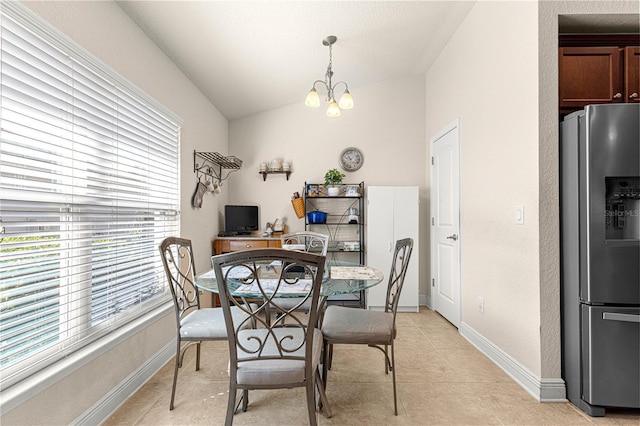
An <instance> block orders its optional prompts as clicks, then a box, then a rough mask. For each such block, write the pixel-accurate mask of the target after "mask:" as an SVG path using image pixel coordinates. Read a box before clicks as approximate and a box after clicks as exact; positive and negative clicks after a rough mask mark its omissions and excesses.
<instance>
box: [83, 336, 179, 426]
mask: <svg viewBox="0 0 640 426" xmlns="http://www.w3.org/2000/svg"><path fill="white" fill-rule="evenodd" d="M175 354H176V340H175V339H173V340H172V341H170V342H169V343H167V344H166V345H165V346H164V347H163V348H162V349H160V350H159V351H158V352H156V354H155V355H154V356H152V357H151V358H149V359H148V360H147V361H146V362H145V363H144V364H142V365H141V366H140V367H139V368H138V369H137V370H136V371H134V372H133V373H131V374H130V375H129V376H128V377H127V378H125V379H124V380H123V381H122V382H120V383H119V384H118V385H117V386H116V387H114V388H113V389H111V391H110V392H109V393H107V394H106V395H104V396H103V397H102V398H100V400H99V401H97V402H96V403H95V404H93V406H92V407H90V408H89V409H88V410H87V411H85V412H84V413H83V414H82V415H81V416H80V417H78V418H77V419H76V420H75V421H74V422H73V423H72V425H97V424H100V423H102V422H103V421H104V420H105V419H106V418H107V417H109V416H110V415H111V414H112V413H113V412H114V411H116V409H118V407H120V405H122V404H123V403H124V402H125V401H126V400H127V399H128V398H129V397H130V396H131V395H133V394H134V393H135V392H136V391H137V390H138V389H140V388H141V387H142V385H144V384H145V383H146V382H147V381H149V379H151V378H152V377H153V376H154V375H155V374H156V373H157V372H158V371H160V369H161V368H162V367H164V365H165V364H166V363H167V362H169V360H171V358H172V357H173V356H175Z"/></svg>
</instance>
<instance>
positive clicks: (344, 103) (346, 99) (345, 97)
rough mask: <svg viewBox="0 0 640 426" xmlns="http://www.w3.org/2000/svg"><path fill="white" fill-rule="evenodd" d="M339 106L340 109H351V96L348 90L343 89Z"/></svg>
mask: <svg viewBox="0 0 640 426" xmlns="http://www.w3.org/2000/svg"><path fill="white" fill-rule="evenodd" d="M340 108H341V109H351V108H353V98H352V97H351V93H349V91H348V90H345V91H344V93H343V94H342V97H341V98H340Z"/></svg>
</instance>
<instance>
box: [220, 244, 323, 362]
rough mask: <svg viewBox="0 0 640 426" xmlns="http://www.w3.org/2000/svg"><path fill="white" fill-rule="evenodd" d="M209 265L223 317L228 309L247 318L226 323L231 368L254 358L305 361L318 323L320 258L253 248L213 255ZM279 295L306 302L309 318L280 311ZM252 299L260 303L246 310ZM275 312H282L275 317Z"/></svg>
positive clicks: (321, 257) (288, 251) (280, 297)
mask: <svg viewBox="0 0 640 426" xmlns="http://www.w3.org/2000/svg"><path fill="white" fill-rule="evenodd" d="M212 262H213V265H214V269H215V273H216V280H217V282H218V289H219V292H220V300H221V304H222V307H223V309H224V310H225V318H231V317H230V312H229V309H230V307H231V306H236V307H238V309H242V310H244V311H245V312H246V314H247V317H246V318H245V319H243V322H238V323H233V322H232V321H226V320H225V322H226V323H227V334H228V336H229V347H230V349H231V353H230V359H231V365H232V366H233V365H234V364H242V363H243V362H250V361H256V360H278V359H288V360H294V359H297V360H301V361H304V360H305V356H308V355H310V354H307V353H306V352H309V351H310V350H311V346H312V345H306V346H305V343H306V342H308V341H311V340H310V339H313V338H314V329H315V325H316V324H317V316H318V311H317V305H318V299H319V295H320V288H321V285H322V272H323V270H324V262H325V257H324V256H321V255H317V254H312V253H307V252H301V251H296V250H286V249H256V250H243V251H239V252H233V253H228V254H223V255H220V256H214V258H213V259H212ZM294 291H295V293H293V292H294ZM283 295H290V296H293V295H295V297H298V298H302V299H303V302H304V301H307V300H310V301H311V306H313V308H312V309H311V310H310V311H309V312H308V314H305V313H303V312H299V311H295V310H286V309H284V310H283V309H282V308H281V307H280V301H282V300H283V299H282V296H283ZM251 298H259V299H261V302H262V304H261V305H260V306H259V307H258V308H257V309H250V308H249V307H248V306H247V304H246V302H245V300H246V299H251ZM275 311H279V312H283V314H281V315H277V316H275V315H273V312H275ZM249 322H250V323H252V324H254V327H253V329H252V330H247V329H245V327H246V325H247V323H249ZM316 334H317V333H316ZM315 338H317V336H316V337H315ZM233 371H234V369H233V368H232V369H231V373H232V374H233ZM309 373H310V374H311V373H312V372H309Z"/></svg>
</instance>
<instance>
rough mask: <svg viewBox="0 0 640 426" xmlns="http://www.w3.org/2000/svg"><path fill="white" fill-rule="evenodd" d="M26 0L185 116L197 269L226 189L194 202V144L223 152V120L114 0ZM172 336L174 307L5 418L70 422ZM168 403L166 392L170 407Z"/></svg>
mask: <svg viewBox="0 0 640 426" xmlns="http://www.w3.org/2000/svg"><path fill="white" fill-rule="evenodd" d="M24 5H26V6H27V7H28V8H30V9H32V10H33V11H35V12H36V13H37V14H39V15H40V16H41V17H42V18H44V19H45V20H46V21H48V22H49V23H51V24H52V25H53V26H54V27H56V28H57V29H58V30H60V31H61V32H63V33H64V34H66V35H67V36H69V37H71V38H72V39H73V40H75V41H76V42H77V43H79V44H80V45H81V46H82V47H84V48H85V49H87V50H88V51H89V52H91V53H92V54H93V55H94V56H96V57H97V58H99V59H100V60H102V61H103V62H105V63H106V64H108V65H109V66H110V67H111V68H113V69H115V70H116V71H117V72H119V73H120V74H122V75H123V76H124V77H125V78H127V79H129V80H130V81H131V82H132V83H133V84H135V85H137V86H138V87H140V88H141V89H142V90H144V91H145V92H147V93H148V94H149V95H151V96H153V97H154V98H156V99H157V100H158V101H160V102H161V103H163V104H164V105H165V106H167V107H168V108H169V109H171V110H173V111H174V112H175V113H176V114H178V115H179V116H181V117H182V118H183V120H184V126H183V128H182V136H181V155H182V158H181V203H182V210H181V228H182V231H181V234H182V236H184V237H186V238H190V239H192V240H193V244H194V249H195V252H196V265H197V266H198V267H199V268H200V269H204V268H205V267H208V265H209V264H210V261H209V256H210V254H211V240H212V238H214V236H215V235H216V234H217V232H218V221H217V219H218V213H217V212H218V207H219V205H223V204H224V202H225V200H226V196H223V197H219V198H218V199H214V198H213V197H212V196H211V195H207V196H206V198H205V201H204V205H203V208H202V209H200V210H194V209H192V208H191V204H190V200H191V195H192V193H193V191H194V189H195V184H196V178H195V175H194V173H193V150H194V149H197V150H198V151H212V150H213V151H220V152H221V153H226V152H227V142H228V135H227V132H228V122H227V120H226V119H225V118H224V117H223V116H222V115H221V114H220V113H219V112H218V110H217V109H216V108H215V107H214V106H213V105H211V104H210V103H209V102H208V101H207V100H206V99H205V98H204V97H203V96H202V94H201V93H200V92H199V91H198V90H197V89H196V88H195V87H194V86H193V85H192V84H191V83H190V82H189V80H187V78H186V77H185V76H184V75H183V74H182V73H181V72H180V71H179V70H178V69H177V67H176V66H175V65H174V64H173V63H172V62H171V61H170V60H169V59H168V58H167V57H166V56H165V55H164V54H163V53H162V52H161V51H160V50H159V49H158V48H157V47H156V46H155V45H154V44H153V43H152V42H151V41H150V40H149V39H148V38H147V37H146V36H145V35H144V34H143V33H142V31H141V30H140V29H139V28H138V27H137V26H136V25H135V24H134V23H133V22H132V21H131V20H130V19H129V18H128V16H127V15H125V14H124V12H123V11H122V10H121V9H120V8H119V7H118V5H117V4H116V3H115V2H110V1H109V2H102V1H100V2H68V1H56V2H25V3H24ZM174 338H175V326H174V320H173V313H171V314H169V315H166V316H164V317H163V318H161V319H159V320H158V321H156V322H155V323H153V324H151V325H150V326H148V327H147V328H146V329H144V330H142V331H141V332H139V333H137V334H136V335H134V336H132V337H130V338H129V339H128V340H127V341H125V342H123V343H120V344H119V345H118V346H117V347H115V348H113V349H111V350H109V351H107V352H105V353H103V354H101V355H100V356H99V357H98V358H97V359H95V360H94V361H92V362H90V363H88V364H85V365H83V366H82V367H80V366H79V368H78V370H76V371H75V372H74V373H73V374H72V375H70V376H68V377H66V378H64V379H62V380H60V381H58V382H56V383H54V384H53V385H52V386H51V387H49V388H48V389H46V390H44V391H43V392H41V393H39V394H36V395H33V396H32V397H31V399H29V400H28V401H27V402H25V403H23V404H22V405H20V406H18V407H16V408H14V409H13V410H12V411H9V412H8V413H7V412H3V413H2V423H3V424H42V423H47V424H69V423H71V422H72V421H73V420H75V419H76V418H77V417H78V416H80V415H81V414H82V413H83V412H84V411H85V410H87V409H88V408H89V407H91V405H92V404H94V403H95V402H96V401H98V400H99V399H100V398H102V397H103V396H105V395H106V394H108V392H110V391H111V390H112V389H113V388H114V387H115V386H116V385H118V384H119V383H120V382H121V381H123V380H124V379H125V378H127V377H128V376H129V375H130V374H131V373H132V372H134V371H135V370H136V369H137V368H139V367H140V366H141V365H142V364H143V363H145V362H146V361H147V360H149V359H150V358H152V357H153V356H154V355H155V354H156V353H157V352H158V351H160V350H161V348H163V347H165V345H167V344H168V343H169V342H170V341H171V340H172V339H174ZM45 375H46V373H45ZM4 397H5V394H4V393H3V398H4ZM168 403H169V399H168V395H167V407H168ZM167 409H168V408H167Z"/></svg>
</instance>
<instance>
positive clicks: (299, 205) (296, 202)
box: [291, 198, 304, 219]
mask: <svg viewBox="0 0 640 426" xmlns="http://www.w3.org/2000/svg"><path fill="white" fill-rule="evenodd" d="M291 204H292V205H293V211H295V212H296V216H298V219H302V218H303V217H304V200H303V199H302V198H294V199H293V200H291Z"/></svg>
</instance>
